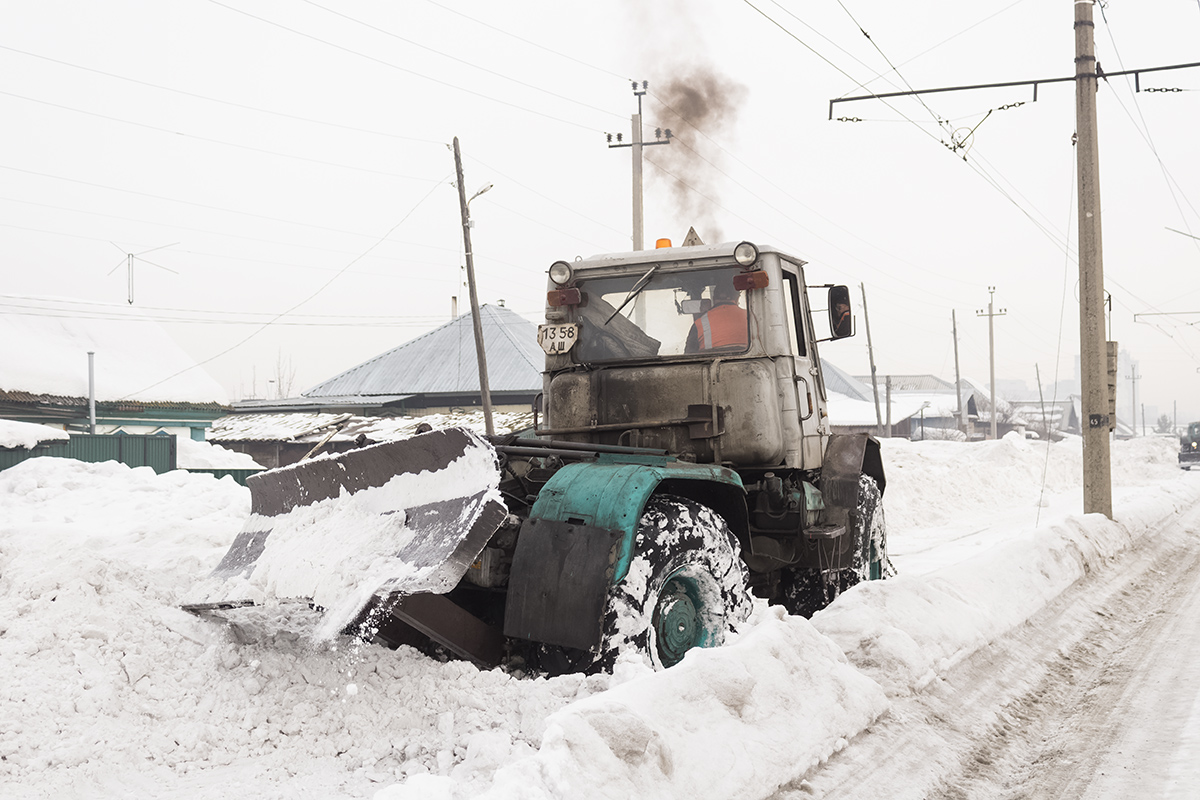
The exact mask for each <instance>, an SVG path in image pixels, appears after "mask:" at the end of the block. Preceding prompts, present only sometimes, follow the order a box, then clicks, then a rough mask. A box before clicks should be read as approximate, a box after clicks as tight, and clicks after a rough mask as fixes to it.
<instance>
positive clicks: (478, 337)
mask: <svg viewBox="0 0 1200 800" xmlns="http://www.w3.org/2000/svg"><path fill="white" fill-rule="evenodd" d="M454 172H455V175H457V177H458V210H459V213H460V215H461V216H462V229H463V247H464V248H465V250H466V253H467V289H468V290H469V292H470V294H471V322H472V323H473V325H474V328H475V360H476V361H477V362H478V363H479V394H480V397H481V398H482V399H483V422H484V425H486V426H487V435H488V436H495V435H496V430H495V428H493V427H492V392H491V388H490V387H489V386H488V369H487V353H486V352H485V350H484V347H483V321H482V320H481V319H480V317H479V295H478V294H477V293H476V292H475V258H474V256H472V255H471V214H470V211H469V210H468V209H467V202H468V200H467V190H466V188H465V187H464V186H463V168H462V155H461V154H460V153H459V151H458V137H457V136H455V137H454ZM488 188H491V187H490V186H489V187H488ZM483 191H487V189H484V190H483ZM472 199H474V198H472Z"/></svg>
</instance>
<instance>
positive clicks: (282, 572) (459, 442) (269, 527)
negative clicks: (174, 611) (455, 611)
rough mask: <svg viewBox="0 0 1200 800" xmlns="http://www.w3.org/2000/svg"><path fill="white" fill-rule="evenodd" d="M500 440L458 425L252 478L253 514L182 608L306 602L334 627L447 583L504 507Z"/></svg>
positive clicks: (435, 590) (500, 518)
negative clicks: (394, 598) (370, 607)
mask: <svg viewBox="0 0 1200 800" xmlns="http://www.w3.org/2000/svg"><path fill="white" fill-rule="evenodd" d="M498 484H499V470H498V468H497V458H496V451H495V450H494V448H493V447H492V446H491V444H489V443H488V441H487V440H486V439H484V438H483V437H481V436H479V435H478V434H475V433H472V432H470V431H467V430H464V429H460V428H450V429H445V430H438V431H432V432H429V433H424V434H421V435H418V436H415V437H413V438H411V439H405V440H402V441H397V442H385V443H383V444H378V445H373V446H371V447H365V448H362V449H359V450H353V451H350V452H347V453H342V454H338V455H330V456H321V457H318V458H315V459H312V460H311V461H304V462H301V463H299V464H294V465H291V466H288V467H282V468H280V469H275V470H269V471H267V472H263V473H261V474H259V475H255V476H252V477H251V478H249V479H248V481H247V485H248V486H249V488H250V494H251V514H250V517H249V519H248V520H247V521H246V523H245V526H244V527H243V529H242V531H241V533H239V534H238V536H237V538H236V539H235V540H234V542H233V544H232V545H231V546H230V548H229V551H228V552H227V553H226V554H225V557H224V558H223V559H221V562H220V563H219V564H217V566H216V568H215V569H214V570H213V571H212V574H210V575H209V576H208V578H206V579H205V580H204V581H202V582H201V583H200V584H199V585H197V586H196V587H194V588H193V590H192V591H191V592H189V593H188V595H187V596H186V597H185V598H184V601H183V603H181V605H182V607H183V608H185V609H187V610H190V611H211V610H218V609H228V608H237V607H244V606H249V605H270V604H277V603H289V602H294V603H304V604H308V605H313V606H317V607H319V608H322V609H324V610H325V620H324V622H323V623H322V624H321V629H322V631H323V632H325V633H329V632H336V631H337V630H340V629H341V628H342V627H343V626H344V625H345V624H347V623H348V622H350V621H351V620H353V619H355V618H356V617H358V616H360V614H361V612H362V610H363V608H364V607H365V606H366V605H367V604H368V603H370V602H372V600H373V599H378V598H386V597H389V596H391V595H394V594H405V595H408V594H415V593H418V592H430V593H435V594H440V593H445V592H447V591H449V590H450V589H452V588H454V586H455V585H456V584H457V583H458V581H459V579H460V578H461V577H462V575H463V573H464V572H465V571H466V569H467V567H468V566H470V564H471V563H472V562H473V561H474V560H475V559H476V558H478V556H479V553H480V552H481V551H482V550H483V547H484V546H485V545H486V544H487V541H488V539H489V538H490V537H491V535H492V534H493V533H494V532H495V531H496V529H497V528H498V527H499V526H500V524H501V523H502V522H503V520H504V518H505V516H506V515H507V510H506V508H505V506H504V503H503V501H502V500H501V499H500V492H499V489H498Z"/></svg>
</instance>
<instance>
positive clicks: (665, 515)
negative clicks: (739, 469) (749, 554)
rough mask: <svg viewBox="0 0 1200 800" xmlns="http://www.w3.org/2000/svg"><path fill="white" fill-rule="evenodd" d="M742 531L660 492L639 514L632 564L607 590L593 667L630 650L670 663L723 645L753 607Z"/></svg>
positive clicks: (653, 660) (662, 664)
mask: <svg viewBox="0 0 1200 800" xmlns="http://www.w3.org/2000/svg"><path fill="white" fill-rule="evenodd" d="M747 580H748V579H747V573H746V566H745V564H744V563H743V562H742V559H741V555H740V548H739V546H738V541H737V537H736V536H734V535H733V532H732V531H730V530H729V526H728V525H727V524H726V522H725V520H724V519H722V518H721V516H720V515H719V514H717V513H716V512H714V511H713V510H712V509H710V508H707V507H706V506H702V505H700V504H699V503H695V502H693V501H691V500H687V499H684V498H682V497H673V496H668V495H656V496H654V497H652V498H650V500H649V501H648V502H647V503H646V508H645V510H644V511H643V512H642V517H641V519H640V520H639V521H638V529H637V535H636V538H635V540H634V551H633V558H632V560H631V562H630V565H629V572H628V574H626V576H625V578H624V580H622V581H621V583H620V584H618V585H617V586H614V587H613V588H612V590H611V592H610V594H609V600H608V608H607V611H606V613H605V617H604V639H603V642H602V645H601V649H600V653H599V654H598V656H597V658H596V661H595V664H594V667H596V668H599V669H605V670H608V669H611V668H612V665H613V662H615V660H616V657H617V656H618V655H619V654H620V653H622V652H624V651H627V650H631V649H632V650H636V651H638V652H640V653H642V654H643V655H644V656H646V657H647V658H648V659H649V660H650V663H651V664H652V665H653V666H654V668H655V669H666V668H667V667H671V666H673V665H675V664H677V663H679V661H680V660H682V659H683V657H684V655H685V654H686V653H687V651H688V650H690V649H692V648H693V647H718V646H720V645H721V644H723V643H724V641H725V637H726V635H727V634H728V633H729V632H730V631H731V630H733V628H734V627H735V626H736V625H738V624H740V623H741V622H743V621H744V620H745V619H746V618H747V617H748V616H749V615H750V610H751V599H750V594H749V592H748V591H747V588H746V587H747Z"/></svg>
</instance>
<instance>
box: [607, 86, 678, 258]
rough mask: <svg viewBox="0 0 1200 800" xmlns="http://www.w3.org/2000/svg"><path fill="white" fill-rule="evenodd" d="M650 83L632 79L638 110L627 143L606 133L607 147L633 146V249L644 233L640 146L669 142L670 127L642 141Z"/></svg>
mask: <svg viewBox="0 0 1200 800" xmlns="http://www.w3.org/2000/svg"><path fill="white" fill-rule="evenodd" d="M649 86H650V84H649V82H647V81H642V83H641V86H640V87H639V86H638V82H637V81H633V94H634V96H635V97H636V98H637V104H638V110H637V113H636V114H634V115H633V117H632V119H631V122H632V125H633V130H632V131H630V133H631V138H630V141H629V142H628V143H626V142H622V141H621V139H622V138H624V137H622V136H621V134H619V133H618V134H617V141H616V142H615V143H614V142H613V135H612V134H611V133H610V134H608V146H609V147H632V148H633V249H634V250H642V249H643V248H644V247H645V234H644V233H643V230H642V227H643V223H642V219H643V213H642V148H644V147H649V146H650V145H654V144H670V143H671V129H670V128H667V130H666V138H665V139H664V138H663V133H664V132H663V130H662V129H661V128H658V129H655V134H656V135H655V140H654V141H653V142H643V141H642V97H643V95H645V94H646V90H647V89H648V88H649Z"/></svg>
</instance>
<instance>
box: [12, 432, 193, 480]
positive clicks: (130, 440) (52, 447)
mask: <svg viewBox="0 0 1200 800" xmlns="http://www.w3.org/2000/svg"><path fill="white" fill-rule="evenodd" d="M176 455H177V454H176V443H175V437H174V436H170V435H154V436H139V435H132V434H124V433H118V434H112V435H107V434H104V435H102V434H88V433H73V434H71V438H70V440H68V441H65V442H63V441H56V442H43V443H42V444H39V445H38V446H37V447H34V448H31V449H26V448H23V447H19V448H16V449H12V450H8V449H0V469H8V468H9V467H11V466H13V465H15V464H19V463H21V462H22V461H25V460H26V459H30V458H40V457H43V456H49V457H51V458H73V459H75V460H77V461H87V462H89V463H93V464H94V463H98V462H101V461H119V462H121V463H122V464H128V465H129V466H131V467H150V468H151V469H153V470H154V471H155V472H157V473H159V474H160V475H161V474H162V473H164V472H170V471H171V470H173V469H175V465H176Z"/></svg>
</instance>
